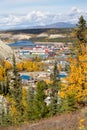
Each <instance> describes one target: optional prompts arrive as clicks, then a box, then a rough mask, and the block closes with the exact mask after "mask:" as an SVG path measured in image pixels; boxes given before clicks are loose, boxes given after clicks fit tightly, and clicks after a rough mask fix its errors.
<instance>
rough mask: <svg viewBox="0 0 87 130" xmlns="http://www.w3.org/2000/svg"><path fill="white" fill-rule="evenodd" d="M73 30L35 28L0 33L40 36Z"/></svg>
mask: <svg viewBox="0 0 87 130" xmlns="http://www.w3.org/2000/svg"><path fill="white" fill-rule="evenodd" d="M72 30H73V28H50V29H49V28H44V29H43V28H39V29H38V28H37V29H19V30H7V31H1V32H4V33H13V34H19V33H26V34H28V33H30V34H40V33H43V32H45V33H48V34H50V33H52V34H53V33H54V34H55V33H62V34H63V33H65V34H67V33H70V32H72Z"/></svg>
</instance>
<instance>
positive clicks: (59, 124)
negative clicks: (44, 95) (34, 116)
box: [0, 112, 80, 130]
mask: <svg viewBox="0 0 87 130" xmlns="http://www.w3.org/2000/svg"><path fill="white" fill-rule="evenodd" d="M79 116H80V113H79V112H73V113H70V114H64V115H59V116H55V117H51V118H48V119H44V120H42V121H39V122H37V123H33V124H31V125H29V124H27V125H23V126H21V127H14V126H13V127H8V128H1V129H0V130H78V122H79Z"/></svg>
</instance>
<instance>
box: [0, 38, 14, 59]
mask: <svg viewBox="0 0 87 130" xmlns="http://www.w3.org/2000/svg"><path fill="white" fill-rule="evenodd" d="M12 53H13V52H12V49H11V47H9V46H8V45H6V44H5V43H4V42H3V41H1V40H0V59H9V58H11V57H12Z"/></svg>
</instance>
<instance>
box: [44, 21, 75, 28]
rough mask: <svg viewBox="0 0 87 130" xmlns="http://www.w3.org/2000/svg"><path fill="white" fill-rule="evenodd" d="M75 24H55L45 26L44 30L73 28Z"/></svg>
mask: <svg viewBox="0 0 87 130" xmlns="http://www.w3.org/2000/svg"><path fill="white" fill-rule="evenodd" d="M75 26H76V24H71V23H68V22H57V23H54V24H50V25H46V26H45V27H46V28H74V27H75Z"/></svg>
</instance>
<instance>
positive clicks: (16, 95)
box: [9, 55, 23, 122]
mask: <svg viewBox="0 0 87 130" xmlns="http://www.w3.org/2000/svg"><path fill="white" fill-rule="evenodd" d="M9 96H10V97H11V98H12V100H13V101H14V102H15V103H14V105H13V104H11V105H13V107H14V108H15V109H16V111H17V113H18V114H17V115H16V116H17V117H15V120H16V122H20V121H21V120H22V115H23V107H22V102H21V101H22V84H21V79H20V75H19V73H18V70H17V67H16V60H15V55H13V74H12V79H11V84H10V90H9Z"/></svg>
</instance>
